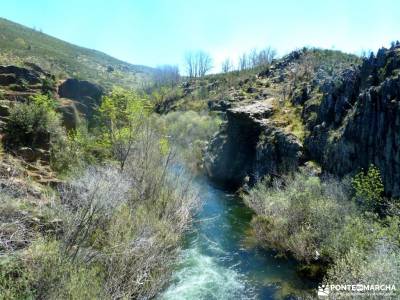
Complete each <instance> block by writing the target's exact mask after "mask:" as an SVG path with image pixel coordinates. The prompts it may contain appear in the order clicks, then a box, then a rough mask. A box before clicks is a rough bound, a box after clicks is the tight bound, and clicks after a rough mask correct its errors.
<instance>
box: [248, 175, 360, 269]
mask: <svg viewBox="0 0 400 300" xmlns="http://www.w3.org/2000/svg"><path fill="white" fill-rule="evenodd" d="M245 201H246V203H247V204H248V205H249V206H250V207H251V208H253V209H254V210H255V212H256V214H257V215H258V216H257V217H256V218H255V219H254V220H253V225H254V227H255V228H256V234H257V236H258V237H259V238H260V240H261V241H262V242H263V243H264V244H265V245H268V247H272V248H274V249H277V250H278V251H280V252H282V253H285V252H289V253H290V254H291V255H293V256H294V257H295V258H296V259H298V260H300V261H305V262H311V261H314V260H315V259H319V256H322V259H328V258H330V257H332V256H334V255H335V251H337V249H336V248H335V247H333V248H332V247H331V244H330V241H331V240H332V238H333V237H334V235H336V234H337V232H339V231H340V230H341V229H342V227H343V226H344V225H345V224H346V223H347V222H349V221H350V220H351V218H352V216H353V215H354V214H355V210H356V209H355V206H354V205H353V204H352V203H351V202H348V201H347V190H346V187H345V186H344V185H341V184H340V183H338V182H336V181H334V180H333V179H331V180H330V181H329V182H321V181H320V179H319V178H317V177H307V176H305V175H302V174H296V175H294V177H293V178H290V177H287V178H285V181H284V183H283V182H281V181H275V183H274V185H273V187H268V186H267V181H263V182H262V183H259V184H257V185H256V187H255V188H254V189H252V190H251V191H250V194H249V195H247V196H245ZM317 253H318V254H317Z"/></svg>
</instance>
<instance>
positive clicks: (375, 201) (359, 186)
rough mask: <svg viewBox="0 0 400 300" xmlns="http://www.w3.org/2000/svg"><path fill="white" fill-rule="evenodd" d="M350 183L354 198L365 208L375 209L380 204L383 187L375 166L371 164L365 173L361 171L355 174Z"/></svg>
mask: <svg viewBox="0 0 400 300" xmlns="http://www.w3.org/2000/svg"><path fill="white" fill-rule="evenodd" d="M352 183H353V186H354V190H355V198H356V200H358V201H360V202H361V203H362V205H364V206H366V208H367V209H371V210H373V209H377V208H379V206H380V205H382V200H383V198H382V195H383V192H384V187H383V183H382V178H381V174H380V171H379V169H378V168H377V167H375V166H374V165H371V166H370V167H369V168H368V170H367V171H366V172H365V173H364V172H363V171H362V172H360V173H358V174H356V175H355V176H354V178H353V181H352Z"/></svg>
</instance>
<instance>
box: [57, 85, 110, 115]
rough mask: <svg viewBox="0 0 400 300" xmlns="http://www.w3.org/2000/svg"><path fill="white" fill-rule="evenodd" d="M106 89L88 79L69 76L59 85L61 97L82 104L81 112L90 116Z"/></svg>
mask: <svg viewBox="0 0 400 300" xmlns="http://www.w3.org/2000/svg"><path fill="white" fill-rule="evenodd" d="M103 94H104V89H103V88H102V87H101V86H99V85H97V84H94V83H91V82H89V81H86V80H78V79H74V78H69V79H67V80H65V81H64V82H63V83H62V84H60V86H59V87H58V95H59V96H60V98H68V99H72V100H75V101H76V102H78V103H80V104H82V105H81V106H80V108H81V109H82V111H80V112H81V113H83V114H85V115H86V116H87V117H88V118H90V117H91V116H92V115H93V112H94V110H95V109H96V107H97V106H98V105H99V104H100V102H101V98H102V96H103Z"/></svg>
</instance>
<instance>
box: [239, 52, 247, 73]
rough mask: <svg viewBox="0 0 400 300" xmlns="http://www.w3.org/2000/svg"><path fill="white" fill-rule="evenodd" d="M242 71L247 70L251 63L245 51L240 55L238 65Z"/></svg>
mask: <svg viewBox="0 0 400 300" xmlns="http://www.w3.org/2000/svg"><path fill="white" fill-rule="evenodd" d="M238 68H239V70H240V71H243V70H246V69H248V68H249V64H248V58H247V54H246V53H243V54H242V55H241V56H240V57H239V66H238Z"/></svg>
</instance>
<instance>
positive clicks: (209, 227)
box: [160, 178, 315, 300]
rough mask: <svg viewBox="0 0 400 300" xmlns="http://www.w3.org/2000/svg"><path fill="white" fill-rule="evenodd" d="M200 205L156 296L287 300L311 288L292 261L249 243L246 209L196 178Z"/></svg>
mask: <svg viewBox="0 0 400 300" xmlns="http://www.w3.org/2000/svg"><path fill="white" fill-rule="evenodd" d="M194 184H196V185H198V186H199V188H200V191H201V194H200V197H201V199H202V202H203V206H202V209H201V211H200V212H199V214H198V215H197V216H196V219H195V222H194V229H193V232H191V233H190V234H188V237H187V241H186V243H185V246H184V249H183V251H182V253H181V257H180V258H179V264H178V266H177V269H176V271H175V272H174V274H173V278H172V282H171V284H170V286H169V287H168V288H167V289H166V290H165V291H164V292H163V293H162V294H161V296H160V299H163V300H167V299H171V300H172V299H173V300H179V299H188V300H192V299H207V300H211V299H223V300H224V299H285V298H286V299H292V298H293V296H294V295H299V294H302V293H304V292H305V291H310V288H312V287H314V288H315V286H314V284H313V283H310V282H306V281H304V280H302V279H301V278H300V277H299V276H298V275H297V273H296V271H295V269H296V264H295V262H293V261H290V260H285V259H277V258H276V257H275V256H276V255H275V253H272V252H268V251H265V250H262V249H260V248H259V247H257V246H255V243H252V242H251V238H249V236H251V230H250V220H251V211H250V210H249V209H248V208H246V207H245V206H244V204H243V203H242V202H241V201H240V199H238V198H236V197H235V196H233V195H229V194H227V193H225V192H223V191H221V190H219V189H217V188H215V187H214V186H212V185H211V184H210V183H209V181H208V180H207V179H206V178H198V179H197V180H196V182H195V183H194Z"/></svg>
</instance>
